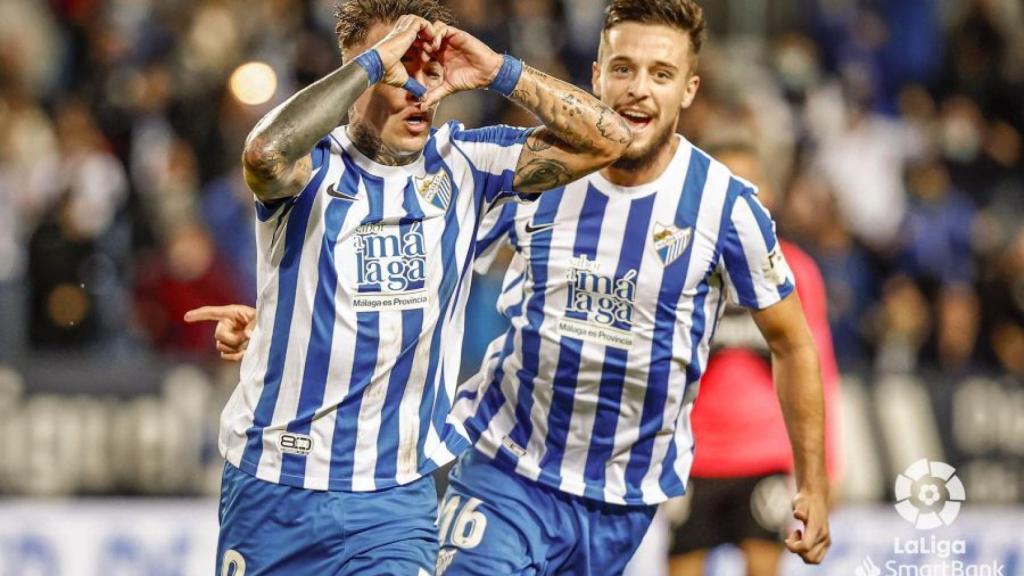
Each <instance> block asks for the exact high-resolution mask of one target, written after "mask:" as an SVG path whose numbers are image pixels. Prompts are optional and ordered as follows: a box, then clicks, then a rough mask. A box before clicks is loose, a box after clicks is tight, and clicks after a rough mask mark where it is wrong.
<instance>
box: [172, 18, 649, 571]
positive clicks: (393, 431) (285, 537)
mask: <svg viewBox="0 0 1024 576" xmlns="http://www.w3.org/2000/svg"><path fill="white" fill-rule="evenodd" d="M337 19H338V23H337V33H338V40H339V44H340V47H341V51H342V56H343V59H344V61H345V64H344V65H343V66H341V67H340V68H338V69H337V70H336V71H334V72H332V73H331V74H329V75H328V76H326V77H324V78H322V79H320V80H319V81H317V82H316V83H314V84H312V85H311V86H309V87H307V88H305V89H304V90H302V91H300V92H298V93H297V94H295V95H294V96H292V97H291V98H290V99H289V100H288V101H286V102H285V103H283V104H282V105H280V106H279V107H277V108H275V109H274V110H273V111H271V112H270V113H269V114H267V116H266V117H264V118H263V119H262V120H261V121H260V122H259V123H258V124H257V126H256V127H255V128H254V129H253V131H252V133H251V134H250V136H249V138H248V139H247V141H246V145H245V150H244V153H243V158H242V161H243V166H244V169H245V177H246V181H247V182H248V184H249V186H250V188H251V189H252V191H253V192H254V194H255V196H256V212H257V220H258V222H257V224H256V237H257V246H258V250H259V254H258V275H259V289H258V290H259V291H258V298H257V306H256V311H255V317H254V320H255V322H254V323H253V325H252V326H251V337H250V341H249V343H248V351H247V352H246V354H245V355H244V358H242V365H241V381H240V383H239V385H238V387H237V388H236V389H235V392H234V394H233V395H232V397H231V399H230V400H229V401H228V403H227V406H226V407H225V409H224V412H223V414H222V417H221V432H220V442H219V443H220V449H221V452H222V454H223V455H224V457H225V459H226V460H227V463H226V464H225V468H224V474H223V480H222V486H221V505H220V521H221V532H220V539H219V543H218V564H219V566H220V573H221V574H223V575H227V574H234V575H236V576H241V575H242V574H245V575H246V576H254V575H257V574H360V575H369V574H382V575H383V574H388V575H399V574H410V575H412V574H424V573H429V572H432V571H433V568H434V563H435V558H436V554H437V530H436V526H435V521H436V517H437V514H436V511H437V499H436V493H435V489H434V486H433V482H432V479H431V476H430V473H431V472H432V471H433V470H434V469H435V468H437V467H438V466H440V465H442V464H444V463H446V462H448V461H450V460H451V459H452V458H453V454H452V450H454V448H451V449H450V448H449V447H448V446H446V444H445V442H444V439H445V437H446V436H447V435H448V434H447V433H446V432H445V430H444V427H445V417H446V416H447V414H448V409H449V406H450V400H451V394H452V393H453V392H454V386H455V378H456V377H457V374H458V362H459V352H460V348H461V336H462V325H461V323H462V320H463V316H464V306H465V301H466V297H467V292H468V287H469V286H468V285H469V280H468V279H469V278H470V276H471V274H470V273H469V268H470V267H471V266H472V262H473V258H474V255H475V246H474V237H475V233H476V229H477V228H478V223H479V221H480V219H481V218H482V216H483V215H484V214H485V213H486V212H487V211H488V210H490V209H491V208H492V207H494V206H496V205H497V204H499V203H501V202H502V201H505V200H508V199H513V198H516V197H517V196H519V195H523V194H531V193H536V192H541V191H543V190H547V189H550V188H553V187H557V186H559V185H563V184H565V183H567V182H569V181H572V180H574V179H576V178H579V177H581V176H583V175H585V174H587V173H589V172H592V171H593V170H596V169H599V168H601V167H603V166H606V165H608V164H609V163H610V162H612V161H613V160H615V159H616V158H617V157H618V156H619V155H620V154H621V153H622V151H623V150H624V149H625V146H626V145H627V144H628V143H629V141H630V135H629V130H628V127H627V126H626V125H625V123H624V121H623V120H622V119H621V118H620V117H619V116H617V115H616V114H615V113H614V112H613V111H612V110H611V109H610V108H608V107H607V106H604V105H602V104H601V103H600V102H599V101H598V100H597V99H595V98H593V97H592V96H590V95H589V94H586V93H585V92H582V91H580V90H578V89H576V88H574V87H572V86H570V85H568V84H566V83H563V82H560V81H558V80H555V79H553V78H551V77H549V76H546V75H544V74H542V73H540V72H538V71H536V70H533V69H532V68H529V67H527V66H524V65H523V64H522V62H520V61H518V60H516V59H514V58H511V57H508V56H505V57H502V56H501V55H498V54H496V53H495V52H494V51H492V50H491V49H490V48H488V47H487V46H486V45H484V44H483V43H481V42H480V41H479V40H477V39H476V38H474V37H472V36H471V35H469V34H467V33H466V32H463V31H461V30H459V29H457V28H455V27H454V26H452V25H450V24H449V23H448V22H450V17H449V13H448V11H447V10H446V9H444V8H443V7H442V6H441V5H440V4H439V3H438V2H437V1H435V0H351V1H348V2H344V3H342V4H340V5H339V8H338V12H337ZM485 87H489V88H490V89H492V90H495V91H498V92H500V93H502V94H504V95H505V96H507V97H509V98H510V99H511V100H513V101H514V102H516V103H518V104H520V105H522V106H524V107H525V108H527V109H528V110H530V111H531V112H533V113H534V114H536V115H537V116H538V117H539V118H540V120H541V121H542V122H543V123H544V124H545V127H541V128H539V129H533V130H521V129H513V128H508V127H492V128H486V129H481V130H466V129H464V128H463V127H462V126H461V125H460V124H458V123H449V124H446V125H445V126H444V127H442V128H440V129H438V130H436V131H435V130H432V129H431V120H432V116H433V111H434V104H435V103H437V102H438V101H439V100H440V99H442V98H444V97H445V96H446V95H448V94H451V93H453V92H457V91H460V90H470V89H476V88H485ZM346 114H347V115H348V119H349V122H348V124H347V125H344V126H341V124H342V121H343V119H344V118H345V116H346ZM209 312H210V311H198V312H196V313H193V314H191V315H190V318H189V319H190V320H198V319H203V318H205V317H209V315H208V313H209ZM231 314H234V312H232V313H231ZM231 314H229V316H231ZM239 318H240V319H239ZM235 320H237V321H238V322H239V323H240V324H238V325H239V326H241V325H243V324H241V323H244V324H249V323H250V320H253V319H250V318H246V317H245V315H244V314H240V315H236V316H231V317H230V318H229V323H230V322H234V321H235Z"/></svg>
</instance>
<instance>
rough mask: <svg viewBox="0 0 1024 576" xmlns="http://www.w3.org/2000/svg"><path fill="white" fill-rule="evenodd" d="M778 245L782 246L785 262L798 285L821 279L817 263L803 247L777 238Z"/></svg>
mask: <svg viewBox="0 0 1024 576" xmlns="http://www.w3.org/2000/svg"><path fill="white" fill-rule="evenodd" d="M779 246H780V247H781V248H782V254H783V256H785V257H786V262H787V263H788V264H789V268H790V269H791V270H792V271H793V276H795V277H796V281H797V283H798V284H799V285H802V284H806V283H807V282H816V283H817V282H821V281H822V280H821V270H820V269H819V268H818V263H817V262H815V261H814V258H812V257H811V255H810V254H808V253H807V252H805V251H804V249H803V248H801V247H800V246H797V245H796V244H794V243H792V242H788V241H786V240H782V239H779Z"/></svg>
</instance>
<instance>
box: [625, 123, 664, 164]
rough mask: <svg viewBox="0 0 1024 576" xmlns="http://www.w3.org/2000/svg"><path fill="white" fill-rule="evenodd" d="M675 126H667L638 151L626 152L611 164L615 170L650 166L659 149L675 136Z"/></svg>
mask: <svg viewBox="0 0 1024 576" xmlns="http://www.w3.org/2000/svg"><path fill="white" fill-rule="evenodd" d="M675 128H676V127H675V124H668V125H666V126H665V127H664V128H662V129H661V132H658V133H657V134H655V135H654V136H653V137H652V138H651V142H650V143H649V144H647V145H646V146H644V147H643V148H640V149H638V150H628V149H627V150H626V153H625V154H623V155H622V156H621V157H619V159H618V160H616V161H615V162H614V163H613V164H612V168H615V169H616V170H640V169H641V168H646V167H647V166H650V165H651V163H653V162H654V160H655V159H656V158H657V156H658V153H659V152H660V151H661V148H662V147H663V146H665V145H666V144H667V143H668V141H669V139H670V138H672V136H675V133H676V130H675Z"/></svg>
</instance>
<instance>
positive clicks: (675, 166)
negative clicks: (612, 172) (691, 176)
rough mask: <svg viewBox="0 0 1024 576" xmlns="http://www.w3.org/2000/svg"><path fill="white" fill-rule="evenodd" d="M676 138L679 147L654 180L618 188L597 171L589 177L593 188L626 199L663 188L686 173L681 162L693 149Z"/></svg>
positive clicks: (682, 140)
mask: <svg viewBox="0 0 1024 576" xmlns="http://www.w3.org/2000/svg"><path fill="white" fill-rule="evenodd" d="M676 138H678V139H679V146H678V147H676V154H675V156H673V157H672V161H671V162H669V163H668V166H666V167H665V171H664V172H662V173H661V174H660V175H659V176H658V177H657V178H655V179H654V180H651V181H650V182H648V183H646V184H638V185H636V186H619V185H618V184H613V183H612V182H609V181H608V179H607V178H605V177H604V174H601V172H600V170H599V171H597V172H594V173H593V174H591V175H590V178H591V179H592V183H593V184H594V188H597V190H598V191H599V192H603V193H604V194H606V195H608V196H624V197H627V198H640V197H643V196H647V195H648V194H651V193H654V192H657V191H658V190H660V189H662V188H664V187H665V184H667V183H669V182H670V181H671V180H672V179H673V178H675V177H678V176H679V175H680V174H683V173H685V172H686V166H685V165H684V164H683V162H685V161H686V158H687V157H688V156H689V154H688V153H687V151H688V150H692V148H693V146H691V145H690V142H689V140H687V139H686V138H684V137H683V136H682V135H680V134H676Z"/></svg>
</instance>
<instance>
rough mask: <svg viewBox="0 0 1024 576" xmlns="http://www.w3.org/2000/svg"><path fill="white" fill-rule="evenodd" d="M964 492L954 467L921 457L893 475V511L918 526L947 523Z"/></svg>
mask: <svg viewBox="0 0 1024 576" xmlns="http://www.w3.org/2000/svg"><path fill="white" fill-rule="evenodd" d="M966 499H967V496H966V494H965V492H964V485H963V483H962V482H960V478H958V477H957V475H956V469H955V468H953V467H952V466H950V465H949V464H946V463H945V462H931V461H928V460H927V459H921V460H918V461H917V462H914V463H913V464H911V465H910V466H908V467H907V469H906V470H904V471H903V474H900V475H899V476H898V477H897V478H896V511H897V512H899V514H900V516H902V517H903V519H904V520H906V521H907V522H910V523H911V524H913V525H914V526H916V527H917V528H918V529H919V530H932V529H934V528H938V527H939V526H948V525H950V524H952V523H953V521H954V520H956V517H957V516H958V515H959V514H960V507H961V506H962V505H963V502H964V500H966Z"/></svg>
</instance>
